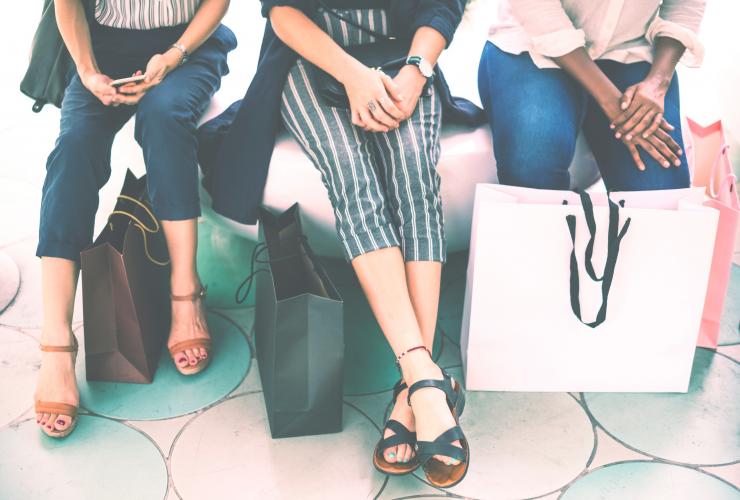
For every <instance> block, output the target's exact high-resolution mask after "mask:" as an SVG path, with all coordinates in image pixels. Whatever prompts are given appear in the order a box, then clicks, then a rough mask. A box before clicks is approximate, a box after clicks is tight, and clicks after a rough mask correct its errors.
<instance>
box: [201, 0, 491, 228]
mask: <svg viewBox="0 0 740 500" xmlns="http://www.w3.org/2000/svg"><path fill="white" fill-rule="evenodd" d="M466 2H467V0H389V9H390V15H389V16H388V17H389V19H391V20H392V22H393V26H392V28H393V31H394V33H395V34H396V36H399V37H403V36H406V37H408V38H411V37H412V36H413V34H414V33H415V32H416V30H417V29H418V28H420V27H422V26H428V27H431V28H433V29H435V30H437V31H438V32H439V33H440V34H441V35H442V36H443V37H444V38H445V39H446V40H447V44H448V45H449V43H450V42H451V41H452V37H453V35H454V33H455V30H456V29H457V26H458V24H459V23H460V20H461V19H462V15H463V11H464V9H465V4H466ZM278 5H286V6H291V7H295V8H297V9H300V10H302V11H303V12H305V13H306V14H308V15H309V16H312V14H313V13H314V12H315V9H317V2H316V1H315V0H263V1H262V14H263V15H264V16H265V17H267V16H268V14H269V12H270V9H271V8H272V7H275V6H278ZM297 58H298V55H297V54H296V53H295V52H293V51H292V50H291V49H290V48H288V46H286V45H285V44H284V43H283V42H282V41H280V39H279V38H278V37H277V36H276V35H275V32H274V31H273V30H272V27H271V25H270V23H269V22H268V23H267V26H266V28H265V34H264V36H263V39H262V48H261V49H260V56H259V63H258V65H257V72H256V73H255V76H254V79H253V80H252V83H251V84H250V86H249V89H248V90H247V93H246V95H245V96H244V98H243V99H241V100H239V101H237V102H235V103H234V104H232V105H231V106H230V107H229V109H227V110H226V111H225V112H224V113H222V114H221V115H219V116H218V117H216V118H214V119H213V120H211V121H209V122H208V123H206V124H204V125H203V126H202V127H201V129H200V130H199V142H200V151H199V160H200V164H201V167H202V168H203V170H204V173H205V177H204V185H205V187H206V189H207V190H208V192H209V193H210V194H211V197H212V199H213V208H214V210H215V211H216V212H218V213H220V214H221V215H224V216H226V217H228V218H230V219H233V220H235V221H237V222H241V223H243V224H255V223H256V222H257V211H258V209H259V206H260V204H261V202H262V194H263V191H264V187H265V182H266V180H267V170H268V167H269V165H270V158H271V156H272V151H273V148H274V146H275V139H276V137H277V134H278V132H279V131H280V128H281V125H282V122H281V118H280V99H281V95H282V92H283V87H284V85H285V82H286V80H287V77H288V73H289V72H290V69H291V68H292V67H293V64H294V63H295V61H296V60H297ZM435 85H436V87H437V92H438V93H439V95H440V98H441V100H442V103H443V108H444V117H445V120H449V121H452V122H457V123H462V124H468V125H471V126H474V125H479V124H481V123H483V122H484V121H485V116H484V115H483V112H482V110H480V109H478V108H477V107H476V106H474V105H473V104H472V103H470V102H469V101H466V100H464V99H460V98H454V97H452V95H451V94H450V91H449V88H448V87H447V84H446V82H445V81H444V77H442V76H441V74H439V73H438V77H437V78H435Z"/></svg>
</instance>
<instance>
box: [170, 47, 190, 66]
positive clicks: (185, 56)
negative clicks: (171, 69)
mask: <svg viewBox="0 0 740 500" xmlns="http://www.w3.org/2000/svg"><path fill="white" fill-rule="evenodd" d="M170 48H173V49H177V50H179V51H180V52H182V59H180V64H185V63H186V62H187V61H188V59H189V58H190V54H188V49H186V48H185V46H184V45H183V44H181V43H173V44H172V45H170Z"/></svg>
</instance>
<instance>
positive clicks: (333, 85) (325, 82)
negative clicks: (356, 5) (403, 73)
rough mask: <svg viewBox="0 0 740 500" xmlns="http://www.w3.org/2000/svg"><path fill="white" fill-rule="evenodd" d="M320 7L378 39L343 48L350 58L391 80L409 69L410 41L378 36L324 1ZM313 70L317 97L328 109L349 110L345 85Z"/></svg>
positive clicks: (319, 70)
mask: <svg viewBox="0 0 740 500" xmlns="http://www.w3.org/2000/svg"><path fill="white" fill-rule="evenodd" d="M318 3H319V5H320V6H321V7H323V8H324V9H325V10H326V11H327V12H328V13H329V14H330V15H332V16H333V17H335V18H337V19H339V20H341V21H344V22H345V23H347V24H351V25H352V26H354V27H355V28H357V29H359V30H360V31H362V32H363V33H366V34H368V35H371V36H373V37H375V38H377V39H378V41H376V42H372V43H365V44H362V45H355V46H352V47H344V50H345V51H346V52H347V53H348V54H349V55H351V56H352V57H354V58H355V59H357V60H358V61H360V62H361V63H362V64H364V65H365V66H367V67H369V68H378V69H380V70H381V71H383V72H384V73H385V74H387V75H388V76H390V77H391V78H393V77H395V76H396V75H398V72H399V71H400V70H401V68H403V67H404V66H405V65H406V57H407V56H408V52H409V48H410V47H411V42H410V41H409V40H401V39H398V38H395V37H392V36H387V35H384V34H382V33H377V32H375V31H373V30H370V29H368V28H365V27H364V26H362V25H360V24H358V23H356V22H355V21H353V20H352V19H349V18H348V17H345V16H343V15H341V14H339V13H338V12H337V11H335V10H334V9H332V8H331V7H329V6H327V5H326V3H325V2H324V1H323V0H318ZM310 66H311V70H312V73H313V81H314V84H315V85H316V88H317V89H318V93H319V95H320V96H321V98H322V99H323V101H324V102H325V103H326V104H327V105H329V106H332V107H335V108H349V99H348V97H347V91H346V90H345V88H344V85H342V84H341V83H340V82H339V81H337V79H336V78H334V77H333V76H331V75H330V74H329V73H327V72H326V71H323V70H322V69H320V68H318V67H317V66H315V65H313V64H311V65H310ZM430 80H431V79H430ZM429 84H430V82H428V83H427V85H429Z"/></svg>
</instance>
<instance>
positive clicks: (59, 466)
mask: <svg viewBox="0 0 740 500" xmlns="http://www.w3.org/2000/svg"><path fill="white" fill-rule="evenodd" d="M79 419H80V420H79V422H78V423H77V428H76V429H75V430H74V432H73V433H72V434H71V435H69V436H68V437H66V438H64V439H61V440H60V439H52V438H49V437H47V436H46V435H44V434H43V433H42V432H41V430H40V429H39V428H38V425H36V422H35V421H34V420H27V421H25V422H24V423H22V424H20V425H19V426H14V427H6V428H5V429H3V430H2V431H0V450H3V452H2V453H0V485H2V487H1V488H0V497H2V498H4V499H19V500H20V499H23V500H37V499H38V500H47V499H50V498H53V499H54V500H101V499H105V500H119V499H120V500H129V499H132V498H135V499H137V500H161V499H162V498H164V495H165V493H166V491H167V466H166V465H165V462H164V459H163V458H162V455H161V453H160V452H159V450H158V449H157V448H156V446H154V444H153V443H152V442H151V441H150V440H149V439H148V438H147V437H145V436H144V435H143V434H141V433H139V432H138V431H136V430H134V429H132V428H130V427H128V426H126V425H124V424H121V423H118V422H115V421H112V420H109V419H106V418H102V417H93V416H86V415H81V416H80V417H79Z"/></svg>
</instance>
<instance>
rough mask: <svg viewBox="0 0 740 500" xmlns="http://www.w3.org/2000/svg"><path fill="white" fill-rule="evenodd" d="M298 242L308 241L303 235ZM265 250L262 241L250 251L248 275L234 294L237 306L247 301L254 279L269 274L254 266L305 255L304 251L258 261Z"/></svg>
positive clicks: (265, 245)
mask: <svg viewBox="0 0 740 500" xmlns="http://www.w3.org/2000/svg"><path fill="white" fill-rule="evenodd" d="M298 238H299V241H300V242H301V243H306V242H307V241H308V239H307V238H306V237H305V236H304V235H300V236H299V237H298ZM300 248H301V249H304V247H303V245H300ZM265 250H267V243H265V242H264V241H263V242H261V243H257V245H256V246H255V247H254V250H252V257H251V259H250V260H251V265H250V270H249V274H248V275H247V277H246V278H244V281H242V282H241V283H240V284H239V286H238V287H237V289H236V292H235V293H234V300H235V301H236V303H237V304H242V303H243V302H244V301H245V300H247V297H249V292H251V291H252V286H253V284H254V279H255V278H256V277H257V275H258V274H259V273H264V272H270V270H269V269H267V268H264V267H263V268H261V269H257V270H255V269H254V265H255V264H274V263H277V262H283V261H286V260H290V259H295V258H296V257H300V256H302V255H306V253H305V249H304V251H303V253H301V254H294V255H285V256H283V257H276V258H274V259H270V260H260V259H259V256H260V255H261V254H262V253H264V251H265Z"/></svg>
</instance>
